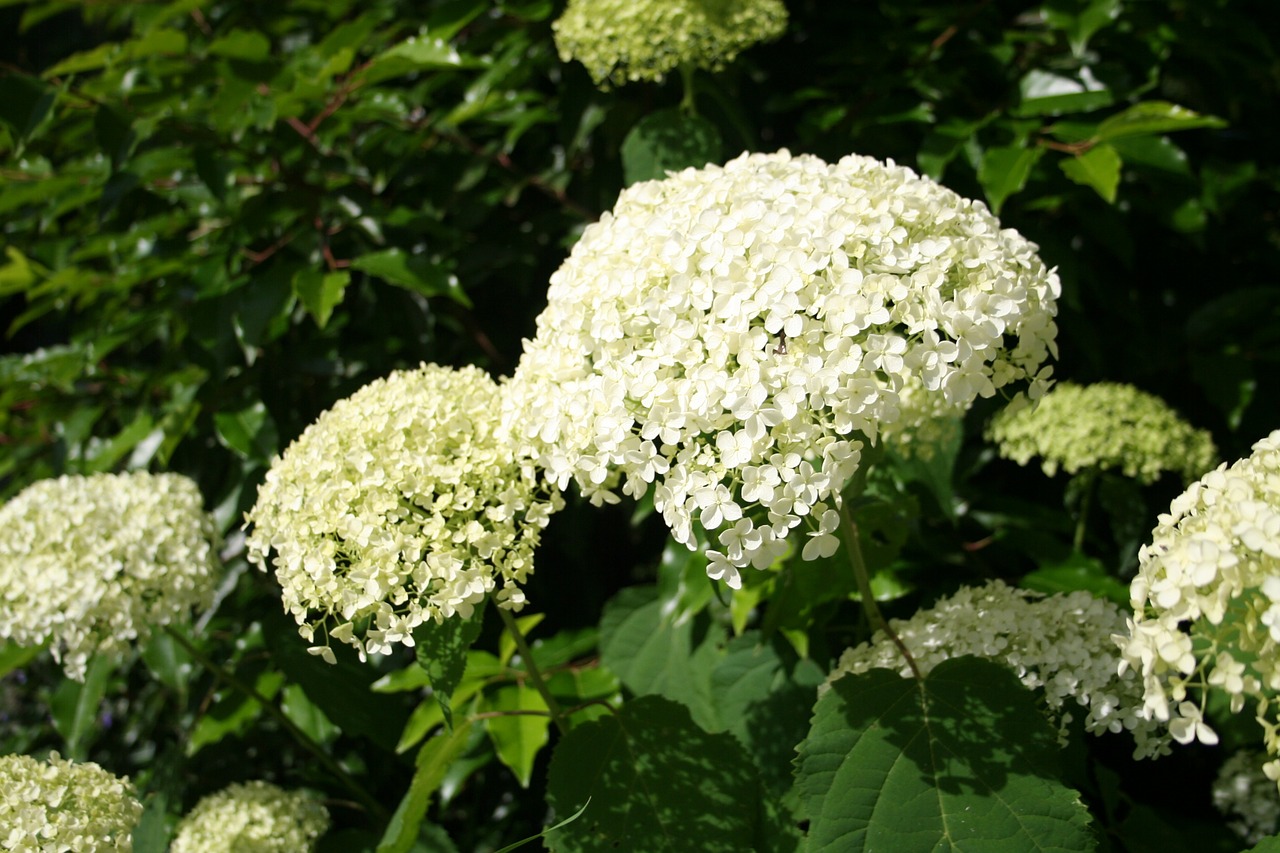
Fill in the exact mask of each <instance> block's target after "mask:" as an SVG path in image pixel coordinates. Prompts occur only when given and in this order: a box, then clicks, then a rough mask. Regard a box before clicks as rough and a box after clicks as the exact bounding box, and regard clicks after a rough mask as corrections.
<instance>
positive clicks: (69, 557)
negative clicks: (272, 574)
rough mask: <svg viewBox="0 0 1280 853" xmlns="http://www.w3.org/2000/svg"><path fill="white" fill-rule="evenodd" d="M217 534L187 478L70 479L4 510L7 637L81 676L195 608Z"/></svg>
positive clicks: (0, 626)
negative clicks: (103, 657) (44, 651)
mask: <svg viewBox="0 0 1280 853" xmlns="http://www.w3.org/2000/svg"><path fill="white" fill-rule="evenodd" d="M216 543H217V533H216V531H215V529H214V523H213V519H212V518H211V516H210V515H209V514H208V513H207V512H205V511H204V508H203V498H202V497H201V494H200V490H199V488H198V487H197V486H196V484H195V483H194V482H193V481H192V480H190V479H189V478H187V477H184V476H181V475H179V474H148V473H146V472H142V471H135V472H131V473H125V474H94V475H90V476H75V475H67V476H63V477H59V478H57V479H53V480H42V481H40V482H37V483H34V484H32V485H31V486H28V487H27V488H26V489H23V490H22V491H21V492H19V493H18V494H17V495H15V496H14V497H13V498H12V499H11V500H10V501H9V502H8V503H6V504H5V505H4V507H3V508H0V589H3V590H4V591H5V592H4V595H2V596H0V637H3V638H7V639H11V640H13V641H14V642H15V643H18V644H19V645H24V646H33V645H40V644H42V643H46V642H47V643H49V644H50V651H51V652H52V653H53V656H54V658H55V659H56V660H58V661H59V662H61V663H62V665H63V667H64V669H65V670H66V672H67V674H68V675H69V676H71V677H72V678H75V679H78V680H84V676H85V667H86V665H87V662H88V659H89V657H90V656H91V655H94V654H97V653H103V654H108V655H119V654H121V653H123V651H124V650H125V649H127V648H129V647H130V646H132V645H133V644H135V643H140V642H144V641H145V640H146V639H147V638H148V637H149V636H150V634H151V632H152V631H153V630H154V629H155V628H157V627H159V626H162V625H167V624H170V623H172V622H175V621H179V620H181V619H183V618H185V617H186V615H187V614H188V613H189V612H190V611H191V609H192V608H200V607H206V606H208V605H209V603H210V601H211V599H212V596H213V579H214V577H215V574H216V572H217V571H218V566H219V561H218V554H217V548H216Z"/></svg>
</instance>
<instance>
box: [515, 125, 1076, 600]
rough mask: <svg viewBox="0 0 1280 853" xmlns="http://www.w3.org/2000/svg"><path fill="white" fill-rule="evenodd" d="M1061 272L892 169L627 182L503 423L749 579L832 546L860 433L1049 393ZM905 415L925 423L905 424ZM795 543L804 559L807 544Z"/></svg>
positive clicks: (544, 463)
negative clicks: (706, 544)
mask: <svg viewBox="0 0 1280 853" xmlns="http://www.w3.org/2000/svg"><path fill="white" fill-rule="evenodd" d="M1058 293H1059V285H1058V279H1057V276H1056V275H1055V274H1054V273H1053V271H1052V270H1050V269H1048V268H1046V267H1045V265H1044V264H1043V263H1042V262H1041V261H1040V258H1039V257H1038V256H1037V255H1036V247H1035V246H1034V244H1032V243H1030V242H1028V241H1027V240H1025V239H1024V238H1022V237H1021V236H1020V235H1018V233H1017V232H1015V231H1012V230H1006V229H1001V228H1000V224H999V222H998V221H997V220H996V219H995V217H994V216H992V215H991V213H990V212H989V211H988V210H987V208H986V206H985V205H984V204H982V203H981V202H974V201H968V200H966V199H963V198H961V197H960V196H958V195H956V194H955V193H954V192H952V191H950V190H948V189H946V188H944V187H942V186H940V185H939V184H937V183H935V182H934V181H932V180H929V179H927V178H922V177H920V176H918V175H916V174H915V173H914V172H912V171H911V170H910V169H905V168H902V167H900V166H895V165H894V164H892V163H882V162H879V161H877V160H873V159H871V158H869V157H858V156H850V157H846V158H844V159H843V160H841V161H840V162H839V163H836V164H827V163H825V162H823V161H822V160H820V159H818V158H817V157H810V156H800V157H792V156H791V155H790V154H788V153H787V152H785V151H783V152H779V153H776V154H751V155H743V156H741V157H739V158H737V159H736V160H733V161H732V162H730V163H728V164H727V165H725V166H723V167H721V166H709V167H707V168H704V169H687V170H685V171H683V172H680V173H678V174H673V175H671V176H669V177H668V178H666V179H665V180H661V181H648V182H644V183H639V184H636V185H634V186H632V187H629V188H628V189H627V190H625V191H624V192H623V193H622V195H621V196H620V197H619V199H618V202H617V204H616V205H615V207H614V209H613V211H612V212H611V213H607V214H606V215H605V216H603V217H602V218H601V220H600V221H599V222H597V223H594V224H593V225H591V226H589V227H588V228H587V229H586V231H585V232H584V233H583V236H582V239H581V240H579V242H578V243H577V245H575V246H574V248H573V251H572V253H571V254H570V256H569V258H568V260H567V261H566V262H565V263H564V264H563V265H562V266H561V267H560V269H559V270H558V271H557V272H556V273H555V274H554V275H553V276H552V278H551V286H550V289H549V292H548V304H547V308H546V310H544V311H543V312H542V314H541V316H539V318H538V321H537V334H536V337H535V338H534V339H533V340H532V341H526V342H525V352H524V355H523V357H522V358H521V360H520V364H519V365H518V366H517V368H516V372H515V375H514V377H513V378H512V386H513V389H512V394H511V396H510V397H509V398H508V402H509V403H510V404H511V405H512V408H511V410H510V411H508V413H507V417H508V423H509V424H510V428H511V430H512V432H513V433H514V434H517V435H521V436H523V437H524V439H525V440H527V441H528V442H529V443H530V445H531V447H532V452H534V453H536V454H537V456H538V461H539V465H540V466H541V467H542V468H544V469H545V470H546V471H547V472H548V476H549V477H550V478H551V479H552V481H553V482H555V483H556V484H557V485H558V486H559V487H561V488H564V487H565V486H567V484H568V483H569V482H570V481H571V480H572V481H575V482H577V483H578V485H579V486H580V487H581V489H582V491H583V493H584V494H586V495H588V496H589V497H591V498H592V500H594V501H597V502H600V501H612V500H617V496H616V495H615V494H614V489H615V488H616V487H617V486H618V485H619V484H621V490H622V492H624V493H626V494H629V495H632V496H634V497H637V498H638V497H640V496H642V495H644V494H645V493H646V492H647V491H648V489H649V488H650V487H653V489H654V494H653V500H654V506H655V507H656V509H657V510H658V512H659V513H661V514H662V517H663V518H664V519H665V521H666V523H667V525H668V527H670V528H671V530H672V533H673V535H674V536H675V538H676V539H677V540H678V541H680V542H682V543H684V544H685V545H687V546H688V547H690V548H694V547H696V536H695V532H694V524H695V523H697V524H700V525H701V526H702V527H703V528H704V529H705V530H706V531H708V533H709V534H710V536H711V537H712V541H713V545H712V549H711V550H710V551H709V552H708V558H709V565H708V574H709V575H710V576H711V577H712V578H723V579H724V580H725V581H726V582H727V583H728V584H729V585H730V586H732V587H738V586H740V585H741V582H742V581H741V575H740V571H739V570H740V569H743V568H745V567H746V566H753V567H755V568H757V569H763V568H765V567H767V566H769V565H770V564H771V563H772V562H773V561H774V560H775V559H776V558H777V557H778V556H780V555H781V554H783V553H785V552H786V550H787V547H788V546H787V538H788V536H789V535H790V534H791V532H792V531H793V530H795V529H796V528H799V527H802V526H803V527H805V528H806V530H805V531H804V532H806V533H807V534H808V536H807V537H802V538H803V539H804V540H805V544H804V545H803V549H802V556H803V557H804V558H805V559H815V558H818V557H825V556H830V555H831V554H832V553H833V552H834V551H835V549H836V547H837V538H836V530H837V528H838V523H839V513H838V508H839V493H840V489H841V488H842V487H843V486H844V485H845V483H846V482H847V480H848V479H849V477H850V476H852V474H853V473H854V472H855V471H856V470H857V468H858V465H859V461H860V456H861V452H862V447H863V440H864V439H870V440H872V441H875V440H876V436H877V434H878V432H879V431H880V430H882V429H887V428H889V426H890V425H892V424H894V423H896V422H897V421H898V420H899V419H900V418H903V417H904V415H903V412H902V407H903V401H902V397H901V395H902V393H903V392H904V389H908V388H911V389H914V390H913V392H912V393H915V395H916V400H915V401H914V402H912V403H911V404H910V406H909V411H911V412H916V413H921V412H922V413H924V415H921V417H924V416H929V415H931V414H932V413H933V412H934V411H935V409H934V407H933V406H932V404H927V403H924V402H923V401H922V400H921V399H920V398H922V397H928V396H937V397H939V398H941V400H942V403H941V404H940V406H941V407H942V408H945V409H946V410H948V411H963V410H965V409H966V408H968V407H969V406H970V405H971V404H972V403H973V401H974V400H975V399H976V398H977V397H988V396H991V395H993V394H995V393H996V392H997V391H998V390H999V389H1001V388H1004V387H1006V386H1009V385H1010V384H1012V383H1015V382H1019V381H1028V380H1029V381H1030V382H1031V391H1030V393H1032V394H1039V393H1041V392H1042V391H1043V389H1044V388H1045V387H1046V386H1047V385H1048V377H1049V374H1050V371H1051V368H1049V367H1045V366H1044V363H1045V361H1046V360H1047V359H1048V357H1049V356H1050V354H1054V353H1056V349H1055V336H1056V334H1057V328H1056V325H1055V324H1054V319H1053V318H1054V315H1055V312H1056V300H1057V296H1058ZM913 417H914V416H913ZM797 548H798V549H799V546H797Z"/></svg>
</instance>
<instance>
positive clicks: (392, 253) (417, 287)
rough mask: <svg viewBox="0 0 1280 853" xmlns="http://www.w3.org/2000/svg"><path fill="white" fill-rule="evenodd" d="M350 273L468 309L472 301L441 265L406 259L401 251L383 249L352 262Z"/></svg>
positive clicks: (418, 259)
mask: <svg viewBox="0 0 1280 853" xmlns="http://www.w3.org/2000/svg"><path fill="white" fill-rule="evenodd" d="M351 267H352V269H357V270H361V271H362V272H367V273H369V275H372V276H377V277H378V278H381V279H383V280H385V281H386V282H388V283H389V284H394V285H395V286H396V287H403V288H405V289H406V290H412V291H413V292H415V293H421V294H422V295H423V296H440V295H444V296H448V297H449V298H451V299H453V300H454V301H455V302H458V303H460V304H462V305H465V306H467V307H468V308H469V307H471V300H469V299H467V295H466V294H465V293H463V291H462V288H461V287H460V286H459V285H458V279H457V276H455V275H453V274H452V273H450V272H449V271H448V269H447V268H446V266H445V265H444V264H443V263H439V262H434V261H431V260H428V259H427V258H424V257H422V256H421V255H409V254H406V253H405V252H404V251H403V250H401V249H386V250H385V251H381V252H371V253H370V254H367V255H361V256H360V257H358V258H356V259H355V260H353V261H352V262H351Z"/></svg>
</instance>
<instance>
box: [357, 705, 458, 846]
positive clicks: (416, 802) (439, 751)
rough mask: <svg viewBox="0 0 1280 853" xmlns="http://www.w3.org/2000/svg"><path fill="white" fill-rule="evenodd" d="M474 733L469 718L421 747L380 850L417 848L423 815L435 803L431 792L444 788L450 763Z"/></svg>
mask: <svg viewBox="0 0 1280 853" xmlns="http://www.w3.org/2000/svg"><path fill="white" fill-rule="evenodd" d="M470 734H471V721H470V720H468V721H466V722H465V723H463V724H461V725H459V726H456V727H455V728H454V729H453V730H452V731H448V732H444V733H441V734H439V735H436V736H435V737H433V738H431V739H430V740H429V741H427V742H426V743H424V744H423V745H422V748H421V749H419V750H418V758H417V761H416V762H415V765H414V767H415V769H414V773H413V781H412V782H410V783H409V790H408V791H406V792H405V795H404V798H403V799H401V800H400V805H399V806H398V807H397V808H396V811H395V814H393V815H392V816H391V820H390V822H389V823H388V824H387V829H386V832H385V833H384V834H383V836H382V841H381V843H379V844H378V853H408V851H409V850H412V849H413V845H414V843H415V842H416V841H417V839H418V830H419V828H420V827H421V825H422V818H423V816H424V815H425V814H426V813H427V806H428V805H430V804H431V795H432V794H434V793H435V792H436V791H437V790H438V789H439V788H440V784H441V783H442V782H443V781H444V776H445V772H446V771H447V770H448V769H449V765H450V764H452V763H453V762H454V760H455V759H457V758H458V756H460V755H461V754H462V751H463V749H465V748H466V745H467V738H468V737H469V736H470Z"/></svg>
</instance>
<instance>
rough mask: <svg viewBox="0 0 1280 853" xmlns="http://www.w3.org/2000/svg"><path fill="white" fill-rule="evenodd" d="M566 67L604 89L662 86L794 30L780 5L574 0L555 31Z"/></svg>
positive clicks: (740, 0) (736, 0)
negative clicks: (574, 66) (579, 68)
mask: <svg viewBox="0 0 1280 853" xmlns="http://www.w3.org/2000/svg"><path fill="white" fill-rule="evenodd" d="M551 26H552V29H553V30H554V31H555V39H556V47H557V49H558V50H559V52H560V58H561V59H562V60H563V61H565V62H570V61H572V60H577V61H578V62H581V63H582V64H583V65H585V66H586V68H587V71H588V72H589V73H590V74H591V79H592V80H594V81H595V83H596V85H597V86H608V85H610V84H612V85H622V84H623V83H628V82H633V81H638V80H662V79H663V77H665V76H666V75H667V74H668V73H669V72H671V71H672V70H674V69H676V68H678V67H680V66H682V65H688V66H692V67H695V68H706V69H710V70H713V71H716V70H719V69H721V68H723V67H724V66H726V65H728V64H729V63H730V62H732V61H733V60H734V59H735V58H736V57H737V55H738V54H739V53H741V52H742V51H743V50H744V49H746V48H748V47H750V46H751V45H753V44H756V43H757V42H761V41H768V40H769V39H773V38H777V37H778V36H779V35H781V34H782V32H783V31H784V30H785V29H786V27H787V9H786V6H784V5H783V4H782V3H781V2H780V0H712V1H711V2H707V0H569V4H568V5H567V6H566V7H565V10H564V14H562V15H561V16H560V18H559V19H558V20H556V21H555V22H554V23H553V24H552V25H551Z"/></svg>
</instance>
